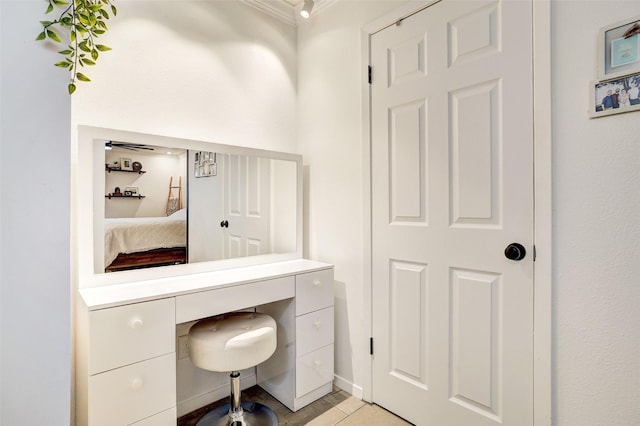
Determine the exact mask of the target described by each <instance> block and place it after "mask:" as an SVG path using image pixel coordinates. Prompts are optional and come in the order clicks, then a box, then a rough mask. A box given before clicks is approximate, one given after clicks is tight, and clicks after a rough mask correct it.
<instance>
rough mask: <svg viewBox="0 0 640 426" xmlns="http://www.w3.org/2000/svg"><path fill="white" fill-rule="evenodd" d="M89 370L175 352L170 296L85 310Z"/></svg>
mask: <svg viewBox="0 0 640 426" xmlns="http://www.w3.org/2000/svg"><path fill="white" fill-rule="evenodd" d="M89 328H90V330H91V339H90V342H89V374H97V373H100V372H103V371H107V370H111V369H114V368H117V367H121V366H124V365H128V364H132V363H134V362H138V361H141V360H145V359H148V358H153V357H157V356H159V355H164V354H168V353H170V352H175V338H174V330H175V302H174V299H173V298H170V299H160V300H154V301H152V302H144V303H135V304H133V305H126V306H119V307H117V308H109V309H101V310H98V311H92V312H90V313H89Z"/></svg>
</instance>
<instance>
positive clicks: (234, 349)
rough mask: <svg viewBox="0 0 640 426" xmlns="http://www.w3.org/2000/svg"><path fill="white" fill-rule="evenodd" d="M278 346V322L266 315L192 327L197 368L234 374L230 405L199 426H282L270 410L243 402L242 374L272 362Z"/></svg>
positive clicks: (247, 314) (219, 319) (217, 320)
mask: <svg viewBox="0 0 640 426" xmlns="http://www.w3.org/2000/svg"><path fill="white" fill-rule="evenodd" d="M276 345H277V338H276V322H275V321H274V319H273V318H271V317H270V316H269V315H265V314H259V313H254V312H234V313H229V314H224V315H220V316H217V317H213V318H208V319H204V320H201V321H198V322H197V323H196V324H194V325H193V326H192V327H191V329H190V330H189V357H190V358H191V361H192V362H193V364H194V365H195V366H196V367H198V368H202V369H203V370H208V371H217V372H227V371H230V372H231V374H230V377H231V396H230V398H229V404H226V405H223V406H221V407H218V408H215V409H213V410H211V411H209V412H208V413H207V414H205V415H204V417H202V418H201V419H200V420H199V421H198V423H197V425H196V426H209V425H233V426H240V425H260V426H263V425H264V426H270V425H274V426H275V425H277V424H278V418H277V417H276V415H275V413H274V412H273V411H272V410H271V409H270V408H269V407H267V406H265V405H262V404H259V403H255V402H249V401H241V400H240V373H239V370H244V369H245V368H249V367H254V366H256V365H258V364H260V363H261V362H264V361H266V360H267V359H269V357H270V356H271V355H273V353H274V352H275V350H276Z"/></svg>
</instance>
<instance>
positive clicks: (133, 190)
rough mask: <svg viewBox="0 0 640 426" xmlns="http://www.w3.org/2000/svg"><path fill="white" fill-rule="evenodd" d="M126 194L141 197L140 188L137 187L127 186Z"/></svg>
mask: <svg viewBox="0 0 640 426" xmlns="http://www.w3.org/2000/svg"><path fill="white" fill-rule="evenodd" d="M124 193H125V194H126V193H129V195H133V196H136V197H137V196H138V195H140V194H139V193H138V187H137V186H127V187H126V188H124Z"/></svg>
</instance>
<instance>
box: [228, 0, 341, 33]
mask: <svg viewBox="0 0 640 426" xmlns="http://www.w3.org/2000/svg"><path fill="white" fill-rule="evenodd" d="M240 1H241V2H242V3H244V4H246V5H247V6H250V7H253V8H254V9H258V10H259V11H261V12H263V13H265V14H267V15H269V16H272V17H274V18H276V19H279V20H280V21H282V22H284V23H285V24H288V25H291V26H294V27H296V26H298V23H302V22H304V21H306V19H304V18H302V17H300V10H301V9H302V6H303V4H304V1H303V0H300V1H299V2H298V5H297V6H294V5H292V4H291V3H289V2H288V1H286V0H240ZM314 1H315V6H314V7H313V11H312V12H311V16H312V17H313V16H314V15H319V14H321V13H322V12H324V11H325V10H326V9H328V8H329V7H330V6H333V5H334V4H336V3H337V2H338V1H339V0H314Z"/></svg>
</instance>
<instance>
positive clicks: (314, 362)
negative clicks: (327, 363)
mask: <svg viewBox="0 0 640 426" xmlns="http://www.w3.org/2000/svg"><path fill="white" fill-rule="evenodd" d="M313 366H314V367H315V368H316V369H318V368H320V367H322V361H319V360H315V361H313Z"/></svg>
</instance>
